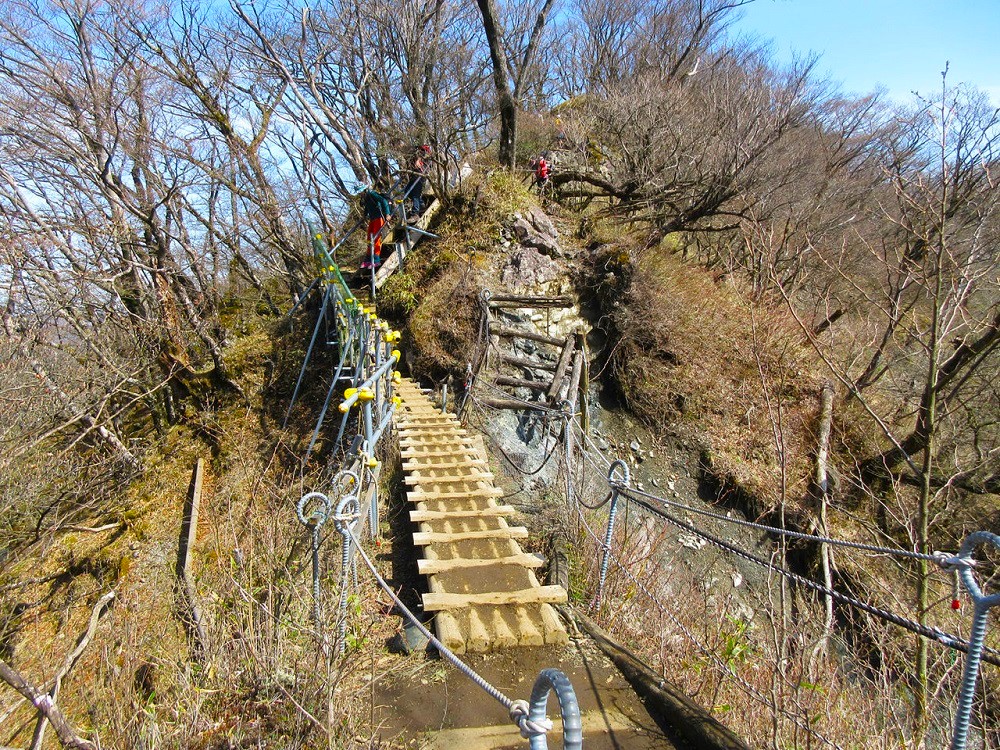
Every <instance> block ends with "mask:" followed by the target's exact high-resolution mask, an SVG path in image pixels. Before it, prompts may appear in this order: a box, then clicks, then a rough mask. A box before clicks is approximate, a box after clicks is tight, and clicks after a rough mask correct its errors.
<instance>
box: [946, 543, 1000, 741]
mask: <svg viewBox="0 0 1000 750" xmlns="http://www.w3.org/2000/svg"><path fill="white" fill-rule="evenodd" d="M980 544H992V545H993V546H994V547H996V548H997V549H1000V536H997V535H996V534H991V533H990V532H988V531H977V532H974V533H972V534H969V536H967V537H966V538H965V541H963V542H962V547H961V549H960V550H959V552H958V555H957V556H956V559H955V563H954V565H953V567H957V569H958V571H959V575H960V577H961V579H962V583H963V585H964V586H965V588H966V590H967V591H968V592H969V597H970V598H971V599H972V604H973V608H972V631H971V632H970V633H969V653H968V655H967V656H966V658H965V669H964V671H963V672H962V688H961V690H960V691H959V697H958V709H957V711H956V712H955V731H954V733H953V735H952V741H951V750H965V746H966V743H967V741H968V738H969V723H970V720H971V718H972V702H973V699H974V698H975V694H976V679H977V678H978V677H979V666H980V663H981V661H982V657H983V646H984V644H985V641H986V625H987V623H988V621H989V611H990V609H992V608H993V607H995V606H996V605H998V604H1000V594H993V595H992V596H986V595H984V594H983V591H982V589H981V588H979V584H978V583H976V578H975V576H973V575H972V566H973V562H974V561H973V560H972V551H973V550H974V549H975V548H976V547H977V546H979V545H980Z"/></svg>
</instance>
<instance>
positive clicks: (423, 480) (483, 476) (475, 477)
mask: <svg viewBox="0 0 1000 750" xmlns="http://www.w3.org/2000/svg"><path fill="white" fill-rule="evenodd" d="M492 481H493V474H491V473H490V472H488V471H477V472H474V473H472V474H460V475H452V476H449V477H431V476H427V475H426V474H417V473H416V472H414V473H412V474H409V475H408V476H406V477H404V478H403V482H404V483H405V484H408V485H410V486H415V485H420V484H456V483H458V482H492Z"/></svg>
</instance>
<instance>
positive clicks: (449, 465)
mask: <svg viewBox="0 0 1000 750" xmlns="http://www.w3.org/2000/svg"><path fill="white" fill-rule="evenodd" d="M452 455H454V454H452ZM476 466H480V467H481V466H489V464H488V463H486V461H484V460H483V459H481V458H473V457H460V458H459V459H458V460H455V461H442V462H441V463H430V462H426V461H404V462H403V471H419V470H420V469H464V468H467V467H476Z"/></svg>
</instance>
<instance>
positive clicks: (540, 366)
mask: <svg viewBox="0 0 1000 750" xmlns="http://www.w3.org/2000/svg"><path fill="white" fill-rule="evenodd" d="M500 359H501V360H503V361H504V362H506V363H507V364H508V365H514V366H515V367H527V368H529V369H531V370H548V371H549V372H552V371H553V370H555V369H556V366H555V365H554V364H552V363H551V362H536V361H535V360H531V359H522V358H521V357H514V356H512V355H510V354H501V355H500Z"/></svg>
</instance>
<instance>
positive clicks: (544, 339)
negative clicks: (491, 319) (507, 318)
mask: <svg viewBox="0 0 1000 750" xmlns="http://www.w3.org/2000/svg"><path fill="white" fill-rule="evenodd" d="M490 333H493V334H496V335H497V336H500V337H502V338H513V339H528V340H529V341H537V342H538V343H539V344H550V345H551V346H562V345H563V344H564V343H565V339H557V338H554V337H552V336H545V335H544V334H541V333H535V332H534V331H522V330H521V329H520V328H506V327H505V326H502V325H500V324H499V323H490Z"/></svg>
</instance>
